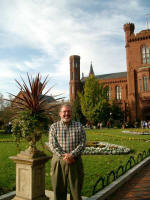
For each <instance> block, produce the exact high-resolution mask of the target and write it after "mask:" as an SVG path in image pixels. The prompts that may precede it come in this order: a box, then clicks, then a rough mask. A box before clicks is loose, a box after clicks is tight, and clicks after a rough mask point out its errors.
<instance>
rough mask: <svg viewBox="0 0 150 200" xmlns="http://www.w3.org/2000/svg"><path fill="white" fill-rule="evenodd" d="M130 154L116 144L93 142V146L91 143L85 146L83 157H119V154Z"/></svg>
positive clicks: (128, 150) (126, 149)
mask: <svg viewBox="0 0 150 200" xmlns="http://www.w3.org/2000/svg"><path fill="white" fill-rule="evenodd" d="M128 153H130V149H129V148H126V147H123V146H119V145H116V144H109V143H106V142H93V146H92V144H91V143H88V144H87V147H86V148H85V150H84V152H83V155H97V154H100V155H103V154H104V155H107V154H108V155H109V154H113V155H119V154H128Z"/></svg>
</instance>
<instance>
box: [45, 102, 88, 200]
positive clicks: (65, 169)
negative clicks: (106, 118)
mask: <svg viewBox="0 0 150 200" xmlns="http://www.w3.org/2000/svg"><path fill="white" fill-rule="evenodd" d="M59 116H60V119H61V120H60V121H58V122H56V123H54V124H52V125H51V127H50V132H49V146H50V149H51V151H52V153H53V158H52V161H51V180H52V186H53V190H54V200H66V199H67V182H69V186H70V190H71V199H73V200H81V199H82V198H81V189H82V185H83V175H84V173H83V164H82V159H81V154H82V152H83V151H84V149H85V142H86V135H85V131H84V129H83V127H82V125H81V124H80V123H79V122H75V121H72V120H71V117H72V111H71V106H70V105H69V104H64V105H62V106H61V108H60V112H59Z"/></svg>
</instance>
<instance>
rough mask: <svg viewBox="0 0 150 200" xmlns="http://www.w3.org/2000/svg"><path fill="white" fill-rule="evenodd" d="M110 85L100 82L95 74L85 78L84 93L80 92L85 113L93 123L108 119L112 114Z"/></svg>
mask: <svg viewBox="0 0 150 200" xmlns="http://www.w3.org/2000/svg"><path fill="white" fill-rule="evenodd" d="M107 92H108V87H107V86H105V85H104V84H103V83H101V84H100V83H99V82H98V80H97V79H96V78H95V76H89V77H88V78H86V80H85V85H84V90H83V93H79V97H80V102H81V109H82V113H83V115H84V116H85V117H86V119H87V120H88V121H89V122H91V123H92V124H95V125H96V124H97V123H98V122H100V121H106V120H107V119H108V118H109V115H110V106H109V103H108V98H107V94H108V93H107Z"/></svg>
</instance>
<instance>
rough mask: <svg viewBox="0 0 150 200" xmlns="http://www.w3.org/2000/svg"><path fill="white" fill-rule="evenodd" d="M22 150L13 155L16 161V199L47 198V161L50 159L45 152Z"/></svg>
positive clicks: (38, 199)
mask: <svg viewBox="0 0 150 200" xmlns="http://www.w3.org/2000/svg"><path fill="white" fill-rule="evenodd" d="M37 155H38V154H37V153H36V156H34V153H32V154H29V152H28V153H27V151H25V152H21V153H20V154H18V155H17V156H12V157H10V159H12V160H13V161H14V162H15V163H16V196H15V197H14V198H13V199H14V200H47V197H46V196H45V163H46V162H47V161H48V160H49V159H50V157H49V156H46V155H45V154H44V153H43V154H41V153H40V154H39V156H37Z"/></svg>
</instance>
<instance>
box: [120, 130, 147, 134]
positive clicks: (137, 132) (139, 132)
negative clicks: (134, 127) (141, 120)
mask: <svg viewBox="0 0 150 200" xmlns="http://www.w3.org/2000/svg"><path fill="white" fill-rule="evenodd" d="M122 133H130V134H136V135H150V132H148V131H147V132H146V131H144V130H143V131H128V130H127V131H122Z"/></svg>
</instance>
